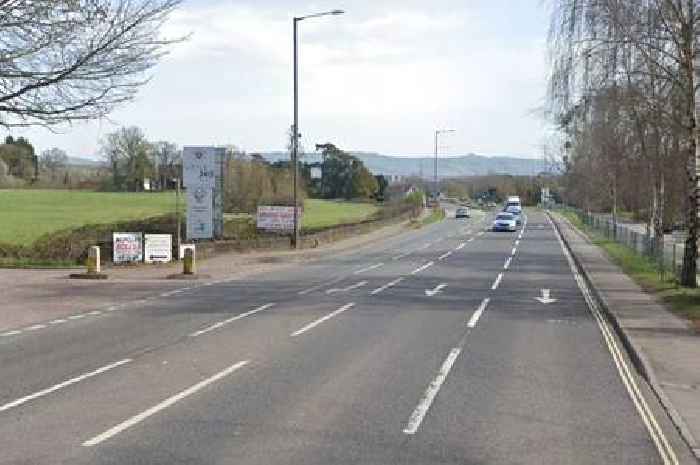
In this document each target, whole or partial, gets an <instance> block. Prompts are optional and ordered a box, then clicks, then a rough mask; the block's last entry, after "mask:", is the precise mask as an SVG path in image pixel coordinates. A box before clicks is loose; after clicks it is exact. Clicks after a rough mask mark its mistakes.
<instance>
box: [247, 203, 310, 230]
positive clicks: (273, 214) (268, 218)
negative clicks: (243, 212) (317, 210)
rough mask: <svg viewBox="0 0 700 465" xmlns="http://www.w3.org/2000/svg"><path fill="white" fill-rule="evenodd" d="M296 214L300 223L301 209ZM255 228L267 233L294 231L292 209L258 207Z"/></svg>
mask: <svg viewBox="0 0 700 465" xmlns="http://www.w3.org/2000/svg"><path fill="white" fill-rule="evenodd" d="M297 212H298V213H297V215H298V220H299V222H300V223H301V214H302V209H301V208H299V209H298V210H297ZM257 227H258V229H265V230H267V231H284V232H291V231H294V207H271V206H259V207H258V215H257Z"/></svg>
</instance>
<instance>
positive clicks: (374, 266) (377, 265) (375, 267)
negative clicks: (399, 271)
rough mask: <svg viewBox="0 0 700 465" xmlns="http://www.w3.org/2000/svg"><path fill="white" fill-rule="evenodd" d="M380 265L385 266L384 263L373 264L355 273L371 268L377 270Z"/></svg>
mask: <svg viewBox="0 0 700 465" xmlns="http://www.w3.org/2000/svg"><path fill="white" fill-rule="evenodd" d="M380 266H384V263H377V264H375V265H371V266H368V267H366V268H362V269H360V270H357V271H355V272H354V273H353V274H360V273H365V272H367V271H370V270H375V269H377V268H379V267H380Z"/></svg>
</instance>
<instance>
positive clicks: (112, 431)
mask: <svg viewBox="0 0 700 465" xmlns="http://www.w3.org/2000/svg"><path fill="white" fill-rule="evenodd" d="M247 364H248V360H244V361H242V362H238V363H236V364H235V365H231V366H230V367H228V368H226V369H225V370H223V371H220V372H219V373H217V374H215V375H214V376H212V377H211V378H207V379H205V380H204V381H201V382H199V383H197V384H195V385H194V386H192V387H190V388H187V389H185V390H184V391H182V392H180V393H179V394H175V395H174V396H172V397H169V398H167V399H165V400H164V401H163V402H161V403H159V404H158V405H155V406H153V407H151V408H149V409H148V410H145V411H144V412H141V413H139V414H138V415H136V416H133V417H131V418H129V419H128V420H126V421H125V422H123V423H120V424H118V425H117V426H115V427H113V428H111V429H109V430H107V431H105V432H104V433H102V434H99V435H97V436H95V437H94V438H92V439H88V440H87V441H85V442H84V443H83V446H84V447H92V446H96V445H97V444H99V443H101V442H103V441H106V440H107V439H109V438H111V437H113V436H116V435H117V434H119V433H121V432H122V431H124V430H126V429H128V428H131V427H132V426H134V425H137V424H139V423H141V422H142V421H143V420H145V419H146V418H148V417H150V416H151V415H155V414H156V413H158V412H160V411H161V410H164V409H166V408H168V407H170V406H171V405H173V404H174V403H176V402H178V401H181V400H182V399H184V398H185V397H188V396H190V395H192V394H194V393H195V392H197V391H199V390H200V389H202V388H204V387H206V386H208V385H209V384H211V383H214V382H216V381H218V380H220V379H221V378H223V377H225V376H228V375H230V374H231V373H233V372H234V371H236V370H238V369H239V368H241V367H243V366H245V365H247Z"/></svg>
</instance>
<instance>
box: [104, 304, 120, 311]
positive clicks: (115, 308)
mask: <svg viewBox="0 0 700 465" xmlns="http://www.w3.org/2000/svg"><path fill="white" fill-rule="evenodd" d="M115 310H119V305H112V306H111V307H107V311H108V312H113V311H115Z"/></svg>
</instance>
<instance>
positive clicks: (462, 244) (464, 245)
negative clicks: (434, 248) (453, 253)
mask: <svg viewBox="0 0 700 465" xmlns="http://www.w3.org/2000/svg"><path fill="white" fill-rule="evenodd" d="M473 240H474V238H473V237H472V238H471V239H469V240H468V241H467V242H471V241H473ZM466 246H467V243H466V242H462V243H461V244H459V245H458V246H457V247H456V248H455V250H462V249H463V248H464V247H466Z"/></svg>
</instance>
